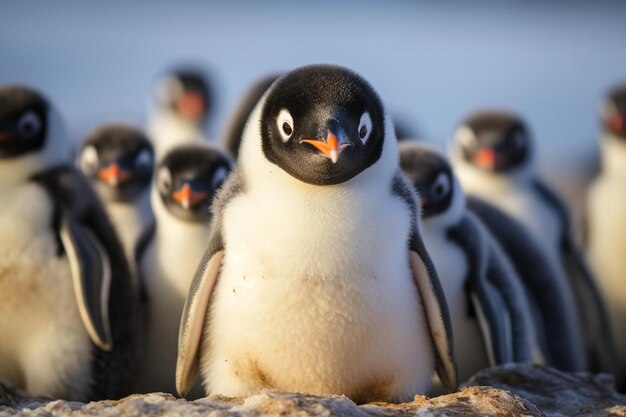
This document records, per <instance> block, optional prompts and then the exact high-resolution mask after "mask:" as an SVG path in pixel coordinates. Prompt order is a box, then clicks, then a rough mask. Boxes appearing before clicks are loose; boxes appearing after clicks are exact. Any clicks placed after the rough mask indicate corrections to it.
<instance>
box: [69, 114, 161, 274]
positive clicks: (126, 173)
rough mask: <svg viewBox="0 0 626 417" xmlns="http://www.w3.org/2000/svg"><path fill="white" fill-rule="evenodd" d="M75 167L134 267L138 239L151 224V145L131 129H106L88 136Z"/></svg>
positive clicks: (95, 131) (117, 126)
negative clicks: (104, 211) (86, 180)
mask: <svg viewBox="0 0 626 417" xmlns="http://www.w3.org/2000/svg"><path fill="white" fill-rule="evenodd" d="M77 164H78V166H79V167H80V169H81V170H82V171H83V173H84V174H85V175H87V177H88V178H89V179H90V181H91V184H92V186H93V187H94V189H95V190H96V191H97V193H98V195H99V196H100V198H101V199H102V201H103V202H104V204H105V206H106V209H107V212H108V214H109V216H110V218H111V221H112V222H113V225H114V226H115V228H116V230H117V234H118V236H119V237H120V239H121V241H122V244H123V245H124V249H125V250H126V254H127V257H128V259H129V261H130V262H131V264H132V266H133V267H134V263H135V250H136V246H137V243H138V242H139V238H140V236H142V235H143V234H144V233H145V231H146V230H147V229H148V228H149V227H151V226H152V223H153V222H154V216H153V215H152V209H151V208H150V192H149V190H150V183H151V182H150V180H151V178H152V171H153V169H154V153H153V150H152V145H151V144H150V141H149V140H148V138H147V137H146V136H145V135H144V134H143V133H142V132H141V131H140V130H138V129H136V128H134V127H132V126H128V125H121V124H109V125H105V126H102V127H99V128H97V129H95V130H94V131H92V132H91V133H90V134H89V135H88V136H87V138H86V139H85V141H84V142H83V144H82V145H81V148H80V150H79V153H78V161H77Z"/></svg>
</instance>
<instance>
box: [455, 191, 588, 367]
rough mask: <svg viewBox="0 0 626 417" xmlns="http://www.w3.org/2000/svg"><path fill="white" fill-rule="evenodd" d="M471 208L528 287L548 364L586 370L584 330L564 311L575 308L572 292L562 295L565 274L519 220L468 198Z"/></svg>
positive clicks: (483, 202) (473, 198)
mask: <svg viewBox="0 0 626 417" xmlns="http://www.w3.org/2000/svg"><path fill="white" fill-rule="evenodd" d="M467 208H468V210H470V211H471V212H473V213H474V214H475V215H477V216H478V217H480V219H481V220H482V222H483V223H484V224H485V226H487V227H488V228H489V232H490V233H491V234H492V235H493V237H494V238H495V239H497V241H498V243H499V244H500V246H501V247H502V249H503V250H504V251H505V252H506V254H507V255H508V258H509V260H510V261H511V263H512V265H513V266H514V268H515V270H516V272H517V274H518V276H519V278H520V279H521V281H522V283H523V284H524V287H525V289H526V294H527V295H528V300H529V303H530V304H531V307H532V311H533V315H534V319H535V327H536V328H537V329H538V332H539V335H540V339H539V342H540V345H541V346H542V351H543V352H546V353H547V354H546V363H547V364H548V365H550V366H553V367H555V368H558V369H561V370H564V371H580V370H582V369H585V364H586V361H587V358H586V355H585V350H584V349H583V347H584V346H583V341H581V340H580V337H581V334H580V328H579V326H578V323H575V322H573V321H572V318H571V317H570V316H568V312H569V311H570V310H569V309H567V308H563V306H567V305H571V292H569V291H567V292H565V293H563V292H562V278H561V275H560V273H559V271H557V270H555V268H554V265H553V262H551V261H550V258H549V257H548V256H547V255H546V254H545V253H544V251H543V250H542V248H541V247H540V246H539V245H537V240H536V239H535V238H534V237H533V236H532V235H531V234H530V232H529V231H528V230H527V229H526V227H524V225H523V224H521V223H520V222H519V221H517V220H515V219H514V218H513V217H511V216H510V215H509V214H507V213H506V212H504V211H502V210H501V209H499V208H498V207H496V206H494V205H493V204H490V203H488V202H487V201H485V200H483V199H481V198H479V197H476V196H471V195H470V196H467ZM568 303H569V304H568Z"/></svg>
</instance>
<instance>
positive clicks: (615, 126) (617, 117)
mask: <svg viewBox="0 0 626 417" xmlns="http://www.w3.org/2000/svg"><path fill="white" fill-rule="evenodd" d="M608 122H609V123H608V124H609V126H610V127H611V130H613V131H614V132H622V131H623V130H624V118H623V117H622V115H621V114H619V113H614V114H613V115H612V116H611V117H610V118H609V121H608Z"/></svg>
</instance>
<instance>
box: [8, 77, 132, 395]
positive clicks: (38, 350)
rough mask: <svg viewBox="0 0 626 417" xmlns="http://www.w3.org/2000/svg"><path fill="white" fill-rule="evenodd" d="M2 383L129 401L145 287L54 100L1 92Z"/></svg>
mask: <svg viewBox="0 0 626 417" xmlns="http://www.w3.org/2000/svg"><path fill="white" fill-rule="evenodd" d="M0 139H1V140H0V184H1V186H0V202H1V204H0V230H2V234H1V235H0V270H2V271H3V274H2V278H1V279H0V334H2V337H1V338H0V379H5V380H8V381H9V382H10V383H12V384H14V385H16V386H17V387H19V388H22V389H25V390H26V391H28V392H29V393H31V394H40V395H47V396H52V397H61V398H67V399H72V400H82V401H88V400H98V399H105V398H118V397H120V396H122V395H125V394H128V393H129V390H130V385H131V383H132V379H133V377H134V375H135V369H136V364H137V356H138V355H137V351H136V347H137V338H138V337H139V335H140V334H141V332H140V325H141V321H140V311H139V308H140V306H139V293H138V285H137V283H136V282H135V281H134V280H133V275H132V274H131V272H130V269H129V266H128V263H127V261H126V258H125V256H124V251H123V248H122V246H121V244H120V243H119V240H118V238H117V236H116V235H115V233H114V229H113V227H112V226H111V224H110V222H109V221H108V217H107V215H106V213H105V210H104V208H103V207H102V206H101V204H100V202H99V200H98V197H97V196H96V194H95V193H94V191H93V190H92V189H91V188H90V186H89V183H88V181H87V179H86V178H85V177H84V176H83V175H82V174H81V173H80V172H78V171H77V170H75V169H74V168H73V167H72V164H71V159H70V146H69V144H68V138H67V135H66V132H65V129H64V126H63V123H62V121H61V119H60V117H59V115H58V114H57V112H56V111H55V109H54V108H53V106H52V105H51V104H50V102H49V101H48V100H46V99H45V98H44V97H42V96H41V95H40V94H39V93H38V92H37V91H34V90H32V89H30V88H27V87H21V86H6V87H2V88H0Z"/></svg>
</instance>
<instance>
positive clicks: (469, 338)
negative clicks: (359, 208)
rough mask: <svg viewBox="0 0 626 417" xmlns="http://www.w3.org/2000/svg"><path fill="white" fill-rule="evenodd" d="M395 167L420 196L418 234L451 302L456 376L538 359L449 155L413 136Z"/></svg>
mask: <svg viewBox="0 0 626 417" xmlns="http://www.w3.org/2000/svg"><path fill="white" fill-rule="evenodd" d="M399 151H400V167H401V168H402V171H403V172H404V174H405V175H406V176H407V178H408V179H409V181H410V182H411V183H412V184H413V185H414V187H415V189H416V191H417V193H418V194H419V196H420V203H421V208H422V215H423V226H424V227H423V236H424V243H425V244H426V248H427V249H428V250H429V253H431V254H432V258H433V262H434V264H435V268H437V272H438V275H439V278H440V280H441V284H442V287H443V290H444V293H445V295H446V299H447V300H448V302H449V305H450V316H451V318H452V331H453V334H454V337H455V352H454V353H455V357H456V359H457V365H458V367H459V378H460V380H461V381H465V380H467V379H468V378H469V377H471V376H472V375H474V374H475V373H476V372H478V371H479V370H481V369H483V368H486V367H489V366H496V365H501V364H504V363H509V362H532V361H535V362H541V361H542V357H543V353H542V352H540V349H539V345H538V335H537V330H536V327H535V325H534V322H533V316H532V312H531V308H530V305H529V303H528V300H527V298H526V294H525V292H524V287H523V286H522V284H521V282H520V279H519V277H518V276H517V273H516V272H515V270H514V268H513V266H512V265H511V263H510V261H509V259H508V257H507V256H506V255H505V254H504V252H503V251H502V249H501V248H500V245H499V244H498V243H497V241H496V240H495V239H494V238H493V236H492V235H491V234H490V233H489V231H488V230H487V229H486V228H485V226H484V225H483V223H482V222H481V221H480V220H479V219H478V218H477V217H476V216H475V215H474V214H473V213H471V212H469V211H467V209H466V207H465V196H464V194H463V190H462V189H461V187H460V185H459V183H458V181H457V180H456V177H455V176H454V173H453V172H452V168H451V167H450V164H449V163H448V161H447V159H446V158H445V157H444V156H443V155H441V154H440V153H439V152H437V151H436V150H434V149H433V148H431V147H429V146H427V145H424V144H421V143H417V142H415V141H404V142H402V143H400V144H399Z"/></svg>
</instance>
